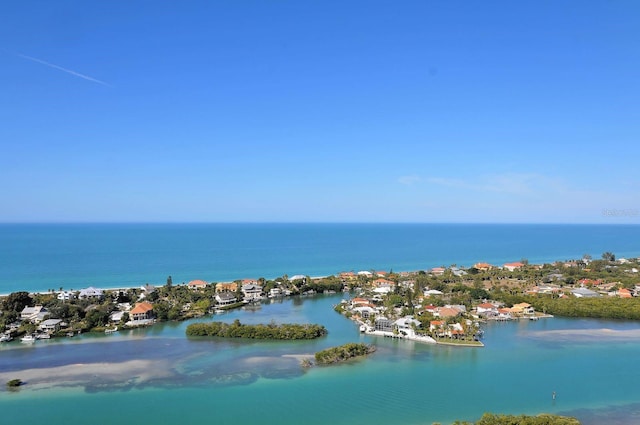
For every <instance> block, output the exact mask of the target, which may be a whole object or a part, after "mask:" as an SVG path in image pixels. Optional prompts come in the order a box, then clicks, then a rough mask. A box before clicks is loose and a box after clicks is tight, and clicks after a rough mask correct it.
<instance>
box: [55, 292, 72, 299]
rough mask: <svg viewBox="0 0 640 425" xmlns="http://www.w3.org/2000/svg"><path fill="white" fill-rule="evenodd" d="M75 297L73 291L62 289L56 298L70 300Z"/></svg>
mask: <svg viewBox="0 0 640 425" xmlns="http://www.w3.org/2000/svg"><path fill="white" fill-rule="evenodd" d="M75 297H76V295H75V294H74V293H73V292H69V291H62V292H59V293H58V296H57V298H58V299H59V300H60V301H69V300H72V299H74V298H75Z"/></svg>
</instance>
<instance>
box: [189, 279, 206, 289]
mask: <svg viewBox="0 0 640 425" xmlns="http://www.w3.org/2000/svg"><path fill="white" fill-rule="evenodd" d="M207 285H208V283H207V282H205V281H204V280H200V279H196V280H192V281H191V282H189V283H187V286H188V287H189V289H204V288H206V287H207Z"/></svg>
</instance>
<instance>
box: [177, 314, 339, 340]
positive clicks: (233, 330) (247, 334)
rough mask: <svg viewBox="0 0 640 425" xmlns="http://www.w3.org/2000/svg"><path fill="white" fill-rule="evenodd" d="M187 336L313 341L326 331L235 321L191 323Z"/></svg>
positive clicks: (302, 326)
mask: <svg viewBox="0 0 640 425" xmlns="http://www.w3.org/2000/svg"><path fill="white" fill-rule="evenodd" d="M186 333H187V336H217V337H223V338H248V339H272V340H300V339H315V338H320V337H322V336H325V335H326V334H327V329H326V328H325V327H324V326H322V325H315V324H295V323H294V324H291V323H285V324H280V325H278V324H276V323H273V322H272V323H269V324H266V325H264V324H257V325H244V324H242V323H240V320H238V319H236V320H234V321H233V323H224V322H209V323H192V324H190V325H189V326H187V330H186Z"/></svg>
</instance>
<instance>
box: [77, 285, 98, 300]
mask: <svg viewBox="0 0 640 425" xmlns="http://www.w3.org/2000/svg"><path fill="white" fill-rule="evenodd" d="M103 296H104V291H103V290H102V289H97V288H94V287H93V286H90V287H88V288H85V289H81V290H80V293H79V294H78V298H80V299H83V300H86V299H98V298H102V297H103Z"/></svg>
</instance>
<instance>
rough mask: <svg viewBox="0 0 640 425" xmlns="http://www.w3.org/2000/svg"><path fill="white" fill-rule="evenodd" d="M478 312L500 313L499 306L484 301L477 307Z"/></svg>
mask: <svg viewBox="0 0 640 425" xmlns="http://www.w3.org/2000/svg"><path fill="white" fill-rule="evenodd" d="M476 312H477V313H478V314H488V313H495V314H498V307H496V306H495V305H493V304H491V303H483V304H480V305H478V306H477V307H476Z"/></svg>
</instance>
